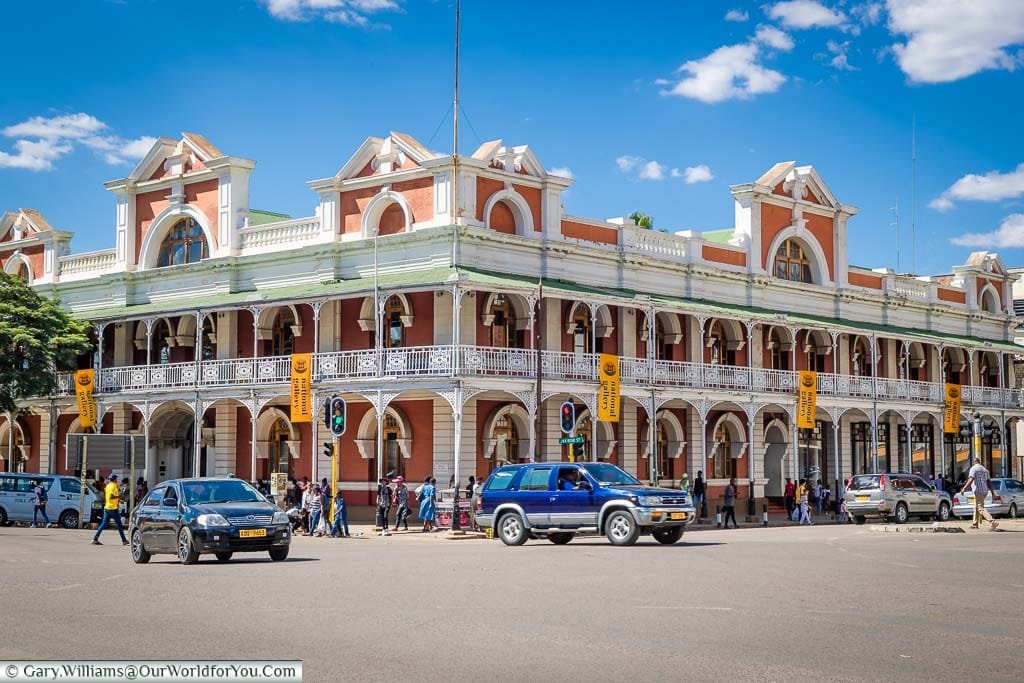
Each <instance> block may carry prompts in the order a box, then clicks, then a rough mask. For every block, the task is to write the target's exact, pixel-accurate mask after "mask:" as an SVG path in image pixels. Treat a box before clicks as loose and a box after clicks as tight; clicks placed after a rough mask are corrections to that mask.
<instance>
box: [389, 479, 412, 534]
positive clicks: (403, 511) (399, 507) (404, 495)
mask: <svg viewBox="0 0 1024 683" xmlns="http://www.w3.org/2000/svg"><path fill="white" fill-rule="evenodd" d="M393 500H394V502H395V531H398V527H400V526H405V530H406V531H408V530H409V515H410V510H409V488H408V487H407V486H406V485H405V477H403V476H401V475H399V476H397V477H395V494H394V496H393Z"/></svg>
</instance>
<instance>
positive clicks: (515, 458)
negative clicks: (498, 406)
mask: <svg viewBox="0 0 1024 683" xmlns="http://www.w3.org/2000/svg"><path fill="white" fill-rule="evenodd" d="M494 439H495V441H497V443H496V444H495V447H494V464H495V466H500V465H507V464H509V463H517V462H519V432H518V430H516V423H515V422H513V421H512V418H510V417H509V416H508V415H502V416H501V417H499V418H498V419H497V420H495V421H494Z"/></svg>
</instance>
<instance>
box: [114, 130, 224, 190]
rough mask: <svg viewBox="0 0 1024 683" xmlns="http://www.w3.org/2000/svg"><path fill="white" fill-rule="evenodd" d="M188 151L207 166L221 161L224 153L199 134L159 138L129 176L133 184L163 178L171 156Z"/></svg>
mask: <svg viewBox="0 0 1024 683" xmlns="http://www.w3.org/2000/svg"><path fill="white" fill-rule="evenodd" d="M185 149H187V150H188V151H189V152H191V153H192V155H193V157H194V159H195V160H196V161H198V162H200V163H201V164H205V163H206V162H208V161H211V160H213V159H220V158H221V157H223V156H224V153H223V152H222V151H220V149H218V148H217V146H216V145H214V144H213V143H211V142H210V141H209V140H207V139H206V138H205V137H204V136H202V135H200V134H198V133H182V134H181V138H180V139H178V140H174V139H173V138H158V139H157V141H156V142H154V143H153V146H152V147H150V148H149V152H147V153H146V156H144V157H142V161H140V162H139V163H138V165H137V166H136V167H135V168H134V169H133V170H132V172H131V173H130V174H129V175H128V180H129V181H131V182H142V181H145V180H155V179H157V178H160V177H162V176H163V173H164V162H165V161H167V159H168V158H169V157H171V156H174V155H175V154H177V153H179V152H183V151H185Z"/></svg>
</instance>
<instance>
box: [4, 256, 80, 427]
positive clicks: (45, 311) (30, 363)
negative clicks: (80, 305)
mask: <svg viewBox="0 0 1024 683" xmlns="http://www.w3.org/2000/svg"><path fill="white" fill-rule="evenodd" d="M88 330H89V324H88V323H87V322H84V321H81V320H76V319H74V318H72V317H71V316H70V315H68V314H67V312H65V311H64V309H62V308H61V307H60V305H59V304H58V303H57V302H56V301H54V300H53V299H48V298H46V297H45V296H40V295H39V293H38V292H36V291H35V290H33V289H32V288H31V287H29V286H28V285H27V284H25V283H24V282H23V281H21V280H20V279H18V278H16V277H12V276H10V275H6V274H4V273H0V411H5V412H14V410H15V407H16V406H15V401H17V400H18V399H21V398H28V397H32V396H47V395H50V394H51V393H52V392H53V390H54V388H55V386H56V383H57V382H56V373H57V372H58V371H61V370H73V369H74V368H75V360H76V358H77V357H78V356H79V355H81V354H83V353H87V352H88V351H90V350H91V349H92V343H91V341H90V340H89V335H88Z"/></svg>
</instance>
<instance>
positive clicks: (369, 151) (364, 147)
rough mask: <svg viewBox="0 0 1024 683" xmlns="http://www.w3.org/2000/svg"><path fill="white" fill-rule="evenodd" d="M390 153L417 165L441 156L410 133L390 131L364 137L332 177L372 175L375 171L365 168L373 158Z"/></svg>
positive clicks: (348, 177) (343, 177)
mask: <svg viewBox="0 0 1024 683" xmlns="http://www.w3.org/2000/svg"><path fill="white" fill-rule="evenodd" d="M391 154H400V155H402V156H404V157H405V158H406V159H409V160H410V161H412V162H413V163H415V164H417V165H419V164H422V163H423V162H424V161H427V160H428V159H436V158H438V157H439V156H441V155H439V154H438V153H437V152H431V151H430V150H429V149H427V148H426V147H425V146H424V145H423V144H422V143H421V142H420V141H419V140H417V139H416V138H414V137H412V136H411V135H409V134H407V133H399V132H396V131H392V132H391V133H389V134H388V136H387V137H386V138H377V137H368V138H366V140H364V141H363V144H361V145H359V148H358V149H357V150H356V151H355V152H354V153H353V154H352V156H350V157H349V158H348V161H346V162H345V164H344V165H343V166H342V167H341V169H340V170H339V171H338V172H337V173H336V174H335V175H334V177H335V179H336V180H349V179H350V178H357V177H361V176H367V175H373V174H375V173H376V171H374V170H373V169H370V170H369V172H367V169H368V167H369V166H370V164H372V163H373V161H374V159H376V158H377V157H378V156H388V155H391Z"/></svg>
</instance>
